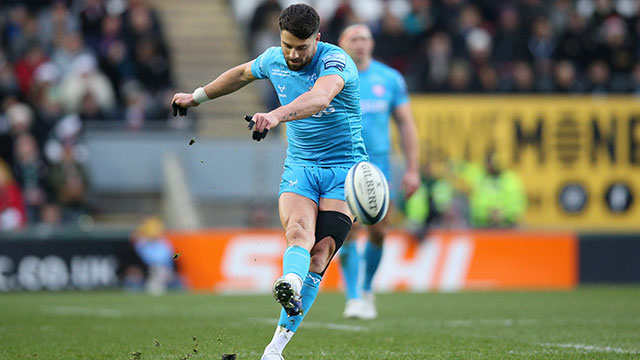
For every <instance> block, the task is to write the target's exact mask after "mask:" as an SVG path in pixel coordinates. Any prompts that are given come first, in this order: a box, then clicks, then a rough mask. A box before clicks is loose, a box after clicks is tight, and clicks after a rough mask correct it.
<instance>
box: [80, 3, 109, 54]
mask: <svg viewBox="0 0 640 360" xmlns="http://www.w3.org/2000/svg"><path fill="white" fill-rule="evenodd" d="M105 16H107V9H106V7H105V5H104V0H86V1H85V2H84V4H83V6H82V9H81V10H80V26H81V29H82V34H83V35H84V37H85V41H86V42H87V45H88V46H89V47H90V48H91V49H93V50H94V51H96V52H97V50H98V44H99V43H100V32H101V28H102V20H103V19H104V18H105Z"/></svg>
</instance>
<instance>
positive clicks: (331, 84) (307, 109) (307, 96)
mask: <svg viewBox="0 0 640 360" xmlns="http://www.w3.org/2000/svg"><path fill="white" fill-rule="evenodd" d="M343 88H344V79H343V78H342V77H341V76H339V75H334V74H331V75H325V76H320V77H319V78H318V80H316V82H315V84H314V85H313V88H311V90H309V91H307V92H305V93H303V94H302V95H300V96H298V97H297V98H296V99H295V100H293V101H292V102H290V103H289V104H287V105H284V106H280V107H278V108H276V109H274V110H273V111H271V112H268V113H257V114H255V115H253V120H254V121H255V122H256V125H255V126H256V127H255V129H256V130H257V131H259V132H262V131H263V130H264V129H271V128H274V127H275V126H277V125H278V124H279V123H281V122H287V121H292V120H298V119H304V118H308V117H309V116H311V115H313V114H317V113H318V112H319V111H322V110H324V109H326V108H327V107H328V106H329V104H331V100H333V98H334V97H335V96H336V95H338V93H340V91H342V89H343Z"/></svg>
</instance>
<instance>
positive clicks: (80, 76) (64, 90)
mask: <svg viewBox="0 0 640 360" xmlns="http://www.w3.org/2000/svg"><path fill="white" fill-rule="evenodd" d="M60 91H61V97H62V102H63V106H64V108H65V110H66V111H68V112H78V111H80V108H81V105H82V100H83V99H84V98H85V95H86V94H87V93H90V94H91V96H93V98H94V99H95V100H96V101H97V103H98V104H99V107H100V109H101V110H102V111H104V112H105V113H108V112H110V111H113V110H114V109H115V95H114V92H113V87H112V85H111V83H110V82H109V79H108V78H107V77H106V76H105V75H104V74H103V73H101V72H100V71H99V70H98V68H97V66H96V62H95V59H94V58H93V57H92V56H80V57H78V58H77V59H75V61H74V62H73V63H72V64H71V66H70V70H69V73H68V74H67V75H66V76H65V77H64V78H63V79H62V84H61V89H60Z"/></svg>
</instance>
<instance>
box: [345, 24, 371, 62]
mask: <svg viewBox="0 0 640 360" xmlns="http://www.w3.org/2000/svg"><path fill="white" fill-rule="evenodd" d="M340 46H341V47H342V48H343V49H344V51H346V52H347V54H349V56H351V58H352V59H353V61H355V62H356V63H362V62H364V61H366V60H369V59H370V58H371V54H372V52H373V38H372V37H371V32H370V31H369V30H368V29H366V28H359V29H355V30H354V31H353V34H350V35H349V36H348V37H347V38H346V39H343V40H342V41H341V42H340Z"/></svg>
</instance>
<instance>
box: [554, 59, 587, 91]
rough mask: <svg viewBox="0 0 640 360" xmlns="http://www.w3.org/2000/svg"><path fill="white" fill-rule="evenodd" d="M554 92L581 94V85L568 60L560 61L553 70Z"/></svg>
mask: <svg viewBox="0 0 640 360" xmlns="http://www.w3.org/2000/svg"><path fill="white" fill-rule="evenodd" d="M554 80H555V91H556V92H559V93H565V94H576V93H580V92H582V90H583V89H582V84H580V83H579V81H578V79H577V76H576V70H575V67H574V66H573V64H572V63H571V62H570V61H568V60H562V61H560V62H558V63H557V64H556V65H555V68H554Z"/></svg>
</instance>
